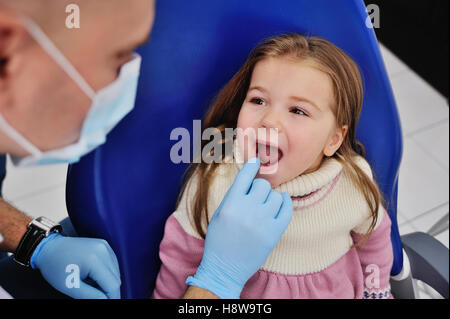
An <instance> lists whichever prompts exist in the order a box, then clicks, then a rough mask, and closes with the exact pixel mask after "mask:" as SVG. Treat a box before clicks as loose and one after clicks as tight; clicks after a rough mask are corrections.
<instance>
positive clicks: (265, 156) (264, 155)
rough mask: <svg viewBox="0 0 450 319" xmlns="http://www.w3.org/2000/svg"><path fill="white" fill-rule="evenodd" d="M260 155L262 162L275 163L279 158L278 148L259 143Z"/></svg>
mask: <svg viewBox="0 0 450 319" xmlns="http://www.w3.org/2000/svg"><path fill="white" fill-rule="evenodd" d="M258 157H259V159H260V161H261V164H274V163H276V162H277V161H278V160H279V158H280V157H279V154H278V148H276V147H270V146H269V145H264V144H258Z"/></svg>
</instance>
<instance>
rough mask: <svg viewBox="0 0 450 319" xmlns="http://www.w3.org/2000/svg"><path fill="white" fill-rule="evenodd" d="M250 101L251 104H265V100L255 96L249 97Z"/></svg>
mask: <svg viewBox="0 0 450 319" xmlns="http://www.w3.org/2000/svg"><path fill="white" fill-rule="evenodd" d="M250 102H251V103H253V104H258V105H265V104H266V102H265V101H264V100H263V99H260V98H259V97H255V98H252V99H250Z"/></svg>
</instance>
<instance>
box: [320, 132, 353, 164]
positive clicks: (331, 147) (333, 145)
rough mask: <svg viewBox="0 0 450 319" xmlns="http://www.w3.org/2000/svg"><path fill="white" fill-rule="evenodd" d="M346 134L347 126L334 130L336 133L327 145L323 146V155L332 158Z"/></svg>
mask: <svg viewBox="0 0 450 319" xmlns="http://www.w3.org/2000/svg"><path fill="white" fill-rule="evenodd" d="M347 132H348V125H344V126H342V127H338V128H336V131H335V132H334V134H333V135H332V136H331V137H330V139H329V141H328V143H327V145H326V146H325V148H324V150H323V154H324V155H325V156H328V157H330V156H333V154H334V153H335V152H336V151H337V150H338V149H339V147H341V144H342V142H343V141H344V138H345V135H347Z"/></svg>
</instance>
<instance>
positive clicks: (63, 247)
mask: <svg viewBox="0 0 450 319" xmlns="http://www.w3.org/2000/svg"><path fill="white" fill-rule="evenodd" d="M30 263H31V267H32V268H38V269H39V270H40V271H41V274H42V276H43V277H44V278H45V280H47V282H48V283H49V284H50V285H52V286H53V287H54V288H55V289H57V290H59V291H60V292H62V293H64V294H66V295H68V296H70V297H72V298H77V299H106V298H109V299H119V298H120V284H121V281H120V271H119V263H118V261H117V258H116V255H115V254H114V252H113V250H112V248H111V247H110V246H109V244H108V243H107V242H106V241H105V240H102V239H93V238H78V237H64V236H62V235H60V234H51V235H49V236H48V237H47V238H44V239H43V240H42V241H41V242H40V243H39V245H38V246H37V247H36V250H35V251H34V253H33V255H32V256H31V260H30ZM68 266H69V267H68ZM74 267H75V268H76V270H74ZM78 271H79V275H80V278H79V287H77V286H76V285H75V286H74V281H71V280H70V279H73V278H74V277H73V276H74V275H76V274H77V272H78ZM70 276H72V277H70ZM76 280H78V278H76ZM68 281H69V282H68Z"/></svg>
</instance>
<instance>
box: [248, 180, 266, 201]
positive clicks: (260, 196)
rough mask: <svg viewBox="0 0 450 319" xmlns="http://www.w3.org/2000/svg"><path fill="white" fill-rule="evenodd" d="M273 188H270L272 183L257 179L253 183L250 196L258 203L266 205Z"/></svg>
mask: <svg viewBox="0 0 450 319" xmlns="http://www.w3.org/2000/svg"><path fill="white" fill-rule="evenodd" d="M271 190H272V188H271V187H270V183H269V182H268V181H267V180H265V179H263V178H257V179H255V180H254V181H253V183H252V187H251V189H250V191H249V192H248V194H249V195H250V196H252V198H254V199H255V200H256V202H257V203H264V202H265V201H266V199H267V196H269V193H270V191H271Z"/></svg>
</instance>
